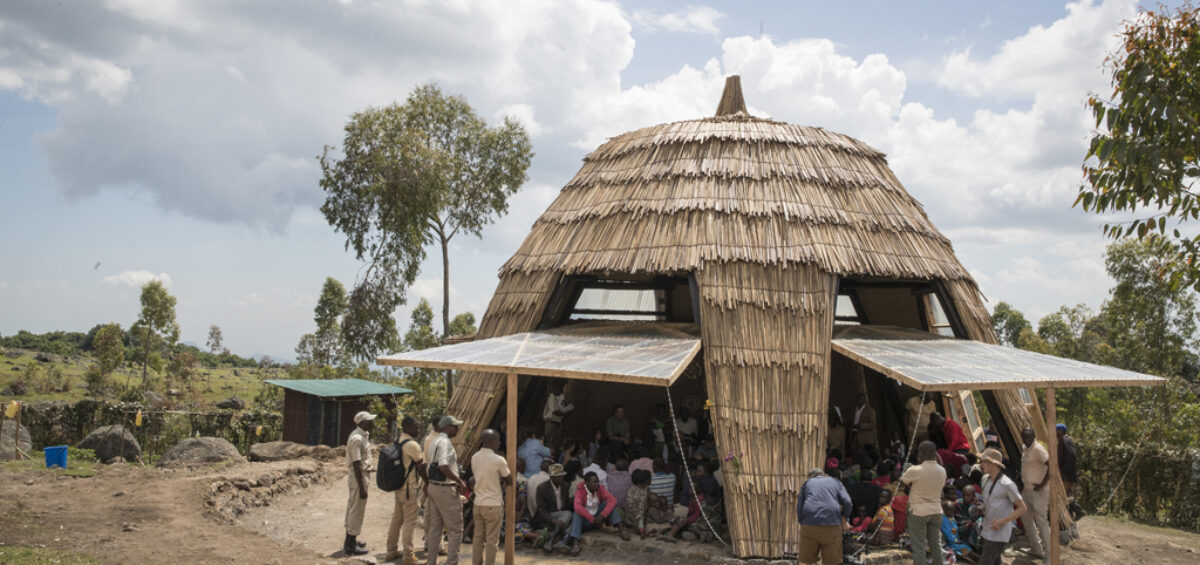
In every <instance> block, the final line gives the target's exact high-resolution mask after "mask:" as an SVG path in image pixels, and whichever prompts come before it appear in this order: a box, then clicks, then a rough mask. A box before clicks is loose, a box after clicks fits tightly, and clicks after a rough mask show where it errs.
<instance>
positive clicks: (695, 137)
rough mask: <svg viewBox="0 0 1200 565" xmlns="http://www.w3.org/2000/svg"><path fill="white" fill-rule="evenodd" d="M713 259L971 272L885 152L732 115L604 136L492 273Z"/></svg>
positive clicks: (633, 268)
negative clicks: (891, 167)
mask: <svg viewBox="0 0 1200 565" xmlns="http://www.w3.org/2000/svg"><path fill="white" fill-rule="evenodd" d="M722 261H742V262H749V263H758V264H764V265H765V264H778V263H799V264H813V265H816V266H818V267H820V268H821V269H823V270H824V271H826V272H829V273H834V274H838V275H870V276H888V277H904V278H930V279H932V278H938V279H965V278H968V276H967V273H966V271H965V270H964V269H963V268H962V265H961V264H959V262H958V260H957V259H955V258H954V254H953V250H952V249H951V247H950V242H949V241H948V240H947V239H946V238H945V237H944V236H942V234H940V233H939V232H938V231H937V229H936V228H935V227H934V226H933V224H932V223H931V222H930V221H929V219H928V217H926V215H925V212H924V210H923V209H922V208H921V205H920V204H919V203H918V202H917V201H916V200H915V199H913V198H912V197H911V196H909V195H908V193H907V192H905V190H904V188H903V187H902V186H901V184H900V182H899V181H898V180H897V179H896V177H895V175H893V174H892V172H891V171H890V170H889V169H888V166H887V161H886V159H885V158H884V156H883V154H882V153H880V152H879V151H877V150H875V149H873V148H871V147H869V146H867V145H866V144H863V143H861V142H859V141H856V140H854V139H851V138H849V137H846V136H844V135H840V134H836V133H832V132H828V131H825V130H823V129H820V128H812V127H802V126H796V125H791V124H783V123H779V122H773V121H770V120H761V119H756V118H750V117H746V116H743V115H741V114H736V115H732V116H722V117H719V118H707V119H702V120H691V121H684V122H675V123H671V124H663V125H659V126H654V127H650V128H645V129H641V130H637V131H634V132H630V133H627V134H624V135H621V136H618V137H615V138H613V139H612V140H610V141H609V142H608V143H605V144H604V145H603V146H601V147H600V148H599V149H597V150H596V151H594V152H592V153H591V154H590V155H588V157H587V158H586V159H585V162H584V165H583V167H582V168H581V169H580V171H579V172H578V173H577V174H576V175H575V177H574V178H573V179H571V181H570V182H569V183H567V185H566V187H564V189H563V191H562V193H561V194H560V195H559V197H558V198H557V199H556V200H555V201H554V203H553V204H551V206H550V208H549V209H548V210H547V211H546V213H545V214H543V215H542V217H541V218H539V219H538V221H537V222H536V223H535V224H534V226H533V230H532V231H531V232H530V234H529V236H528V237H527V238H526V240H525V242H524V243H523V244H522V246H521V248H520V249H519V250H518V251H517V253H516V254H515V255H513V257H512V258H511V259H510V260H509V261H508V263H506V264H505V266H504V268H503V272H521V271H533V270H555V271H559V272H563V273H583V272H623V273H639V272H672V271H674V272H679V271H695V270H697V269H699V268H700V267H701V266H702V265H703V264H704V263H708V262H722Z"/></svg>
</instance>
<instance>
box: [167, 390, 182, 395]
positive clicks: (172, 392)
mask: <svg viewBox="0 0 1200 565" xmlns="http://www.w3.org/2000/svg"><path fill="white" fill-rule="evenodd" d="M181 394H183V393H182V392H179V389H177V388H172V389H168V390H167V396H179V395H181Z"/></svg>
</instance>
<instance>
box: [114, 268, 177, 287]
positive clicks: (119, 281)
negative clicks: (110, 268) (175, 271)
mask: <svg viewBox="0 0 1200 565" xmlns="http://www.w3.org/2000/svg"><path fill="white" fill-rule="evenodd" d="M150 281H162V283H163V285H165V286H168V287H170V286H171V282H172V281H171V275H168V274H167V273H158V274H154V273H152V272H150V271H145V270H124V271H121V272H119V273H117V274H115V275H109V276H107V277H104V279H103V280H102V281H101V282H103V283H104V284H111V285H115V286H127V287H129V288H141V287H143V286H145V285H146V283H148V282H150Z"/></svg>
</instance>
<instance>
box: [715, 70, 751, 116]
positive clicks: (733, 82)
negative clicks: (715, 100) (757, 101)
mask: <svg viewBox="0 0 1200 565" xmlns="http://www.w3.org/2000/svg"><path fill="white" fill-rule="evenodd" d="M737 114H742V115H744V116H748V115H750V113H749V112H747V111H746V100H745V99H743V98H742V77H740V76H738V75H731V76H728V77H725V92H722V93H721V103H720V104H718V105H717V117H718V118H719V117H721V116H733V115H737Z"/></svg>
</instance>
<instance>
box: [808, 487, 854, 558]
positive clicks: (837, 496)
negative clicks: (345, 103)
mask: <svg viewBox="0 0 1200 565" xmlns="http://www.w3.org/2000/svg"><path fill="white" fill-rule="evenodd" d="M851 506H852V503H851V502H850V493H848V492H846V487H844V486H842V482H841V481H839V480H837V479H835V478H833V477H831V476H829V475H826V474H825V472H824V471H822V470H820V469H813V470H811V471H809V472H808V480H807V481H804V486H802V487H800V499H799V501H798V502H797V503H796V519H797V520H798V521H799V522H800V548H799V550H798V551H797V552H796V557H797V558H798V560H799V562H800V563H801V565H812V564H815V563H817V559H818V556H819V558H820V560H821V563H822V564H824V565H838V564H839V563H841V562H842V531H844V530H849V529H850V524H849V523H848V522H847V521H846V519H847V518H849V517H850V509H851Z"/></svg>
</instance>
